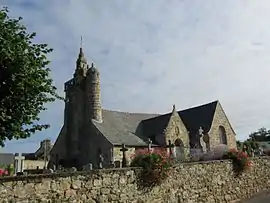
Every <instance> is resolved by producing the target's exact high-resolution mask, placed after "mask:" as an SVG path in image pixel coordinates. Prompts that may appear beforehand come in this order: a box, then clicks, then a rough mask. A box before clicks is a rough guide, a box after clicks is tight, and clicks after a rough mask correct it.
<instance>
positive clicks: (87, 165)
mask: <svg viewBox="0 0 270 203" xmlns="http://www.w3.org/2000/svg"><path fill="white" fill-rule="evenodd" d="M83 170H84V171H91V170H93V164H92V163H88V164H85V165H84V166H83Z"/></svg>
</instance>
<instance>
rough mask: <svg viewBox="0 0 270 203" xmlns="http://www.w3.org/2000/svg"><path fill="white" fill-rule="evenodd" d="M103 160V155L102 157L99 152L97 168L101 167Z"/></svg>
mask: <svg viewBox="0 0 270 203" xmlns="http://www.w3.org/2000/svg"><path fill="white" fill-rule="evenodd" d="M103 162H104V157H103V155H102V154H101V153H100V154H99V168H100V169H102V168H103Z"/></svg>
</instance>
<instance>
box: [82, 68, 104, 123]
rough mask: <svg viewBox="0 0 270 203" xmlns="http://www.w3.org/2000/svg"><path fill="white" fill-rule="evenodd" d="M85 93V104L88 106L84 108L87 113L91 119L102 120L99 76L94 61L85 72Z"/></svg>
mask: <svg viewBox="0 0 270 203" xmlns="http://www.w3.org/2000/svg"><path fill="white" fill-rule="evenodd" d="M86 95H87V103H88V104H87V105H86V106H88V107H89V108H88V110H86V112H87V114H89V116H90V118H91V119H92V120H94V121H97V122H102V108H101V95H100V77H99V71H98V69H97V68H96V67H95V65H94V63H92V64H91V67H90V68H88V70H87V73H86Z"/></svg>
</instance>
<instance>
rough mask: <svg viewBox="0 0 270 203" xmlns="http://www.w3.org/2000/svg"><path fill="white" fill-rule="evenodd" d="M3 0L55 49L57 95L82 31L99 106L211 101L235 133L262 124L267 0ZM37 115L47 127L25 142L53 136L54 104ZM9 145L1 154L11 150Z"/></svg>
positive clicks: (268, 44) (150, 108)
mask: <svg viewBox="0 0 270 203" xmlns="http://www.w3.org/2000/svg"><path fill="white" fill-rule="evenodd" d="M2 1H3V0H2ZM4 4H6V5H8V6H9V7H10V9H11V12H12V14H14V15H16V16H23V17H24V22H25V23H26V24H27V26H28V27H29V29H30V30H31V31H35V32H37V36H38V38H37V40H38V41H42V42H46V43H48V44H49V45H50V46H51V47H53V48H54V50H55V51H54V53H53V54H52V55H51V56H50V57H51V59H52V63H51V66H50V67H51V69H52V74H53V78H54V80H55V83H56V85H57V86H58V88H59V91H61V92H63V83H64V82H65V81H66V80H68V79H69V78H70V77H71V76H72V74H73V71H74V68H75V60H76V57H77V54H78V48H79V40H80V36H81V35H83V38H84V50H85V53H86V55H87V58H88V60H89V61H91V60H93V61H94V62H95V63H96V65H97V66H98V68H99V69H100V71H101V80H102V86H101V88H102V101H103V106H104V107H105V108H109V109H117V110H123V111H132V112H134V111H140V112H167V111H170V110H171V108H172V107H171V106H172V104H176V106H177V107H178V108H179V109H183V108H188V107H190V106H193V105H198V104H201V103H205V102H209V101H212V100H216V99H219V100H220V101H221V103H222V105H223V107H224V109H225V111H226V112H227V114H228V117H229V118H230V120H231V122H232V125H233V126H234V127H235V128H236V132H237V134H238V138H239V139H243V138H244V137H246V136H247V135H248V134H249V133H250V132H252V131H254V130H256V129H257V128H260V127H262V126H265V127H269V126H270V121H269V119H268V118H269V117H270V105H268V103H269V100H270V96H268V95H269V92H270V86H269V85H267V81H268V80H267V79H268V77H269V74H270V69H269V67H268V64H270V41H269V39H270V37H269V35H270V26H269V23H268V21H267V19H269V17H270V13H269V12H268V11H269V9H270V2H269V1H268V0H258V1H247V0H239V1H234V0H227V1H221V0H218V1H217V0H207V1H201V0H193V1H188V0H185V1H184V0H182V1H180V0H155V1H152V0H149V1H143V0H136V1H124V0H115V1H109V0H101V1H94V0H80V1H53V0H47V1H34V0H32V1H19V0H17V1H7V0H4ZM42 118H43V121H45V122H50V123H51V124H52V128H51V129H50V130H48V131H45V132H42V133H40V134H37V135H35V136H33V137H32V138H30V140H36V141H39V140H41V139H42V138H44V137H53V138H54V139H55V138H56V136H57V134H58V131H59V129H60V127H61V125H62V123H63V105H62V104H61V103H60V102H57V103H55V104H53V105H50V108H49V110H48V112H45V113H43V114H42ZM52 121H53V122H52ZM13 146H15V144H14V145H12V143H10V144H8V145H7V150H9V151H10V150H12V151H14V150H15V149H16V150H17V148H16V147H13ZM16 146H17V145H16ZM33 150H34V149H33Z"/></svg>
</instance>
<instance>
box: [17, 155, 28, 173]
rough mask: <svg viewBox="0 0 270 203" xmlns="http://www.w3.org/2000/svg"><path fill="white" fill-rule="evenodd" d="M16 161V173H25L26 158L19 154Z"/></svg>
mask: <svg viewBox="0 0 270 203" xmlns="http://www.w3.org/2000/svg"><path fill="white" fill-rule="evenodd" d="M14 159H15V164H14V165H15V173H18V172H23V163H24V160H25V157H24V156H22V154H21V153H19V154H18V155H15V157H14Z"/></svg>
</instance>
